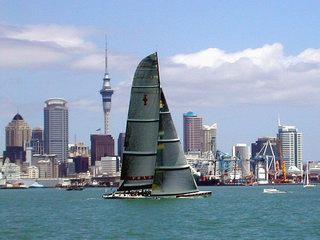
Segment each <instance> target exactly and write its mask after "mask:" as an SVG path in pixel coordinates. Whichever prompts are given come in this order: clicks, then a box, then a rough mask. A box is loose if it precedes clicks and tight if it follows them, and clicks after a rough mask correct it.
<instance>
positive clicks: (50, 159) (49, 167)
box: [31, 154, 62, 178]
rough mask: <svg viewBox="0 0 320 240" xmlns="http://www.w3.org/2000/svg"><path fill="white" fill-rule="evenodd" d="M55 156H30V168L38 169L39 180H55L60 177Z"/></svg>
mask: <svg viewBox="0 0 320 240" xmlns="http://www.w3.org/2000/svg"><path fill="white" fill-rule="evenodd" d="M56 157H57V156H56V155H55V154H50V155H49V154H43V155H40V154H35V155H33V156H32V162H31V166H36V167H38V169H39V177H40V178H53V177H55V178H57V177H61V176H62V174H60V169H59V165H61V164H59V162H57V160H56Z"/></svg>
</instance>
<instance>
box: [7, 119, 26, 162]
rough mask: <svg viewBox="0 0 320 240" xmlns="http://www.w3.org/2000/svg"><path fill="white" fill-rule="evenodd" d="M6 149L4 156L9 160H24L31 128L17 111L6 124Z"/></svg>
mask: <svg viewBox="0 0 320 240" xmlns="http://www.w3.org/2000/svg"><path fill="white" fill-rule="evenodd" d="M5 131H6V151H5V152H4V158H9V159H10V162H16V161H17V160H19V161H21V162H22V161H25V148H26V146H27V145H28V143H29V142H30V139H31V128H30V127H29V125H28V123H27V122H26V121H24V120H23V118H22V116H21V115H20V114H19V113H17V114H16V115H15V116H14V117H13V119H12V121H11V122H10V123H9V124H8V125H7V126H6V129H5Z"/></svg>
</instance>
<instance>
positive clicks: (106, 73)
mask: <svg viewBox="0 0 320 240" xmlns="http://www.w3.org/2000/svg"><path fill="white" fill-rule="evenodd" d="M104 73H105V75H106V76H107V75H109V73H108V39H107V34H106V35H105V69H104Z"/></svg>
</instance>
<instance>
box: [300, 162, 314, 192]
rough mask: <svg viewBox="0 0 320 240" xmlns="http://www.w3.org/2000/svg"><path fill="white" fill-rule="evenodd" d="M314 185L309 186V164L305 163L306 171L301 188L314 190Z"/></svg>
mask: <svg viewBox="0 0 320 240" xmlns="http://www.w3.org/2000/svg"><path fill="white" fill-rule="evenodd" d="M315 186H316V185H314V184H310V181H309V162H307V169H306V174H305V177H304V181H303V187H304V188H314V187H315Z"/></svg>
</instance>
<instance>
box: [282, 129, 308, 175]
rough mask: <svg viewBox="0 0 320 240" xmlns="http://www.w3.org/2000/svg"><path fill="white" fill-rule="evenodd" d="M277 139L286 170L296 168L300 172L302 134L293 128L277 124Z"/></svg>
mask: <svg viewBox="0 0 320 240" xmlns="http://www.w3.org/2000/svg"><path fill="white" fill-rule="evenodd" d="M278 138H279V141H280V145H281V152H282V157H283V160H284V161H285V163H286V168H287V169H290V168H292V167H296V168H298V169H299V170H301V171H302V167H303V166H302V151H303V149H302V133H301V132H298V129H297V128H296V127H295V126H282V125H281V124H279V125H278Z"/></svg>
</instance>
